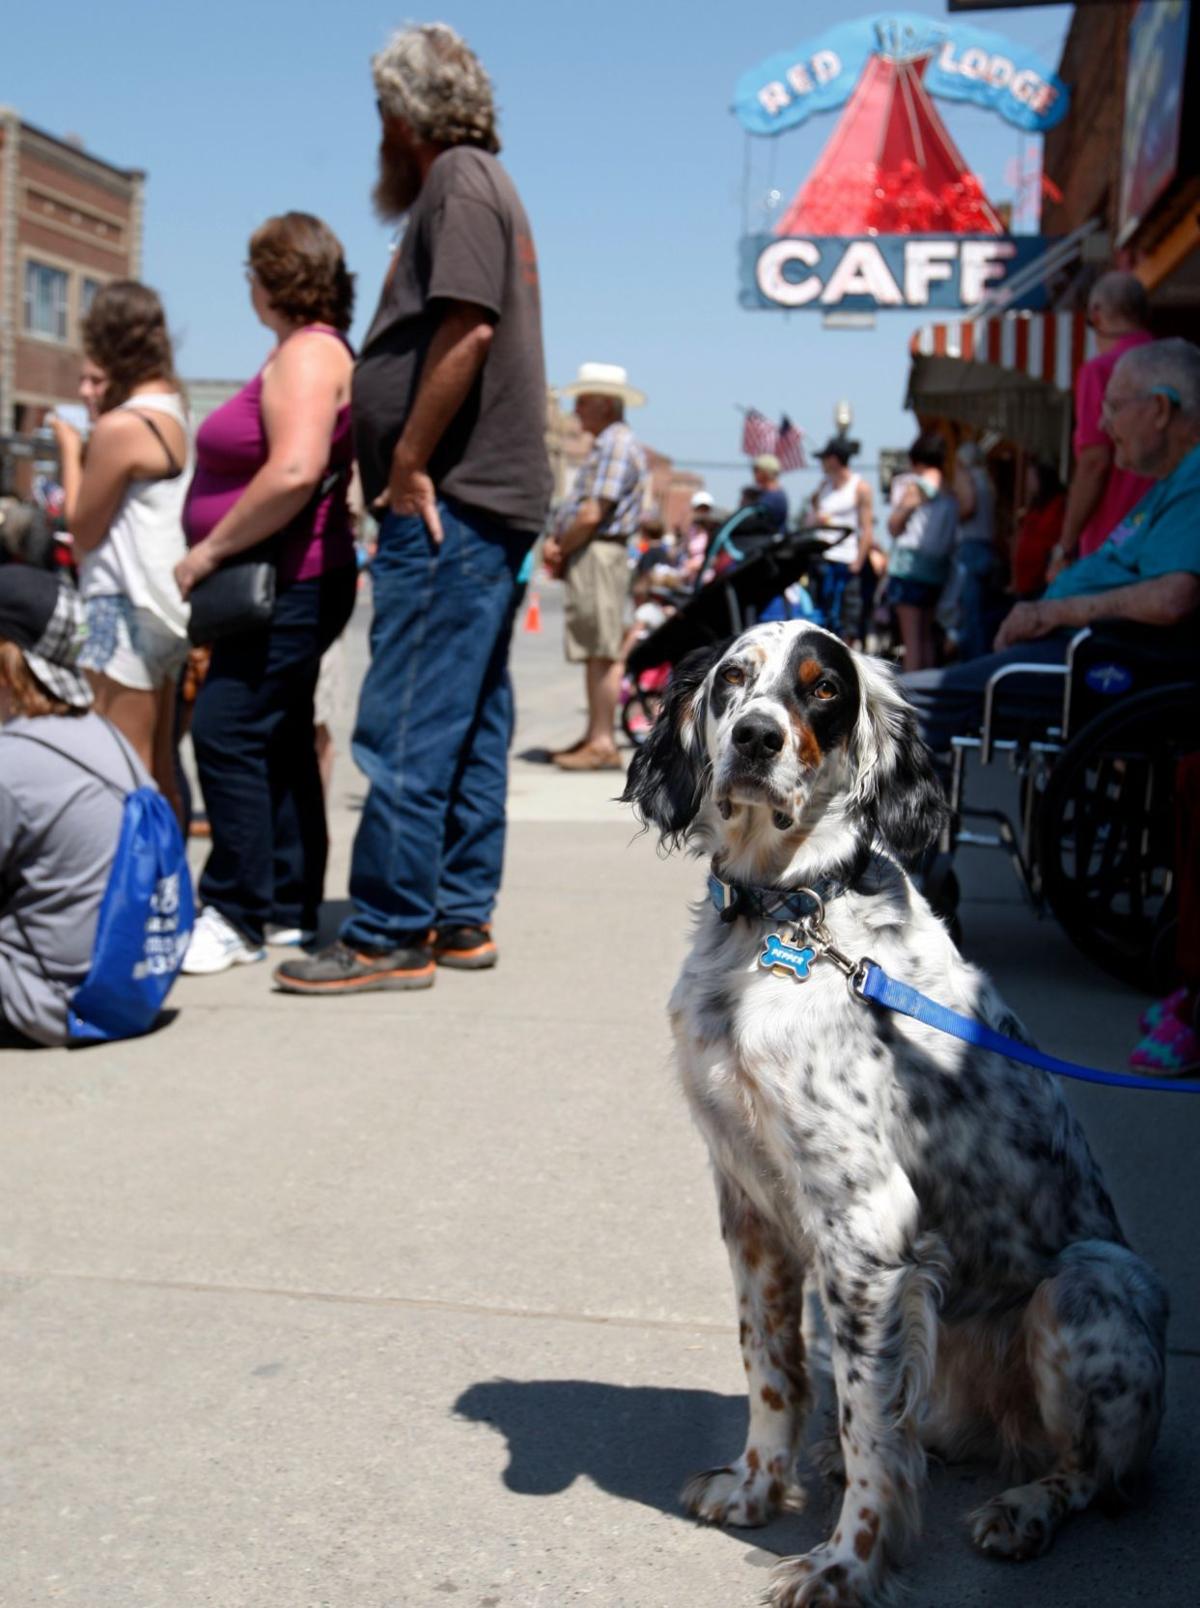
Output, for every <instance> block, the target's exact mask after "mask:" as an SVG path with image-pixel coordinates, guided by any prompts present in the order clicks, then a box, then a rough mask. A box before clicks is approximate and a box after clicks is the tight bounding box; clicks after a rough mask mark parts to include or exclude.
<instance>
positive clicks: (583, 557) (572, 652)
mask: <svg viewBox="0 0 1200 1608" xmlns="http://www.w3.org/2000/svg"><path fill="white" fill-rule="evenodd" d="M628 596H629V560H628V558H627V557H626V554H625V543H624V542H612V541H598V540H593V541H590V542H589V543H588V544H587V546H586V547H585V548H584V549H583V551H582V552H580V553H576V554H574V555H572V557H571V559H570V560H569V563H568V567H567V611H566V630H565V633H564V637H565V642H566V650H567V658H568V659H569V660H570V662H571V663H572V664H580V663H582V661H583V660H584V659H619V658H620V657H621V645H622V643H623V642H624V640H625V603H626V599H627V598H628Z"/></svg>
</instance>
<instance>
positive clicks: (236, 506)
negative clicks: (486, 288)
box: [175, 212, 357, 973]
mask: <svg viewBox="0 0 1200 1608" xmlns="http://www.w3.org/2000/svg"><path fill="white" fill-rule="evenodd" d="M246 273H247V278H248V279H249V281H250V298H251V301H252V303H253V306H254V311H255V312H256V313H257V315H258V317H259V319H260V320H261V322H262V323H263V324H265V325H266V327H267V328H268V329H269V330H270V331H271V333H272V334H273V335H274V336H275V337H276V342H277V344H276V346H275V348H274V350H273V351H272V352H271V355H270V356H269V357H268V359H267V361H266V363H265V364H264V365H263V368H262V370H261V372H260V373H259V374H257V375H256V376H255V377H254V379H252V380H251V381H250V382H249V384H247V385H245V386H243V387H242V389H241V390H240V391H239V392H238V393H237V395H236V396H234V397H231V398H230V400H229V401H228V402H226V403H225V404H224V405H223V406H222V407H220V408H218V409H217V410H216V411H215V412H214V413H212V414H210V415H209V417H208V418H207V419H206V420H205V422H204V424H203V425H202V426H201V428H200V430H199V432H198V433H197V436H196V473H195V476H194V478H193V480H192V483H191V486H190V488H189V490H188V494H187V501H186V503H185V505H184V510H183V527H184V534H185V535H186V537H187V541H188V547H189V552H188V555H187V557H186V558H185V559H183V560H182V562H181V563H180V564H179V566H178V568H177V569H176V572H175V575H176V579H177V581H178V582H179V588H180V591H181V592H182V593H183V595H184V597H187V595H188V593H189V592H190V591H191V589H192V587H194V586H196V585H198V584H199V583H200V582H201V581H202V580H204V579H205V578H206V577H207V576H209V575H211V574H212V573H213V571H214V570H216V569H217V568H218V567H219V566H220V565H221V564H222V563H224V562H226V561H227V560H229V559H231V558H234V557H236V556H237V555H239V554H245V553H248V552H251V551H252V550H254V549H258V548H261V550H262V551H263V552H264V554H269V555H270V556H271V557H272V558H273V559H274V561H275V564H276V568H277V573H278V585H277V590H276V601H275V611H274V614H273V616H272V619H271V621H270V623H269V624H268V625H267V626H265V627H262V628H260V629H257V630H254V631H248V632H245V633H242V634H240V635H237V636H232V637H228V638H225V639H224V640H222V641H220V642H217V643H215V644H214V646H213V650H212V660H211V663H210V665H209V671H208V676H207V678H206V680H205V683H204V686H203V687H202V689H201V691H200V694H199V697H198V698H197V700H196V707H195V714H194V717H193V722H192V742H193V745H194V748H195V754H196V767H197V770H198V771H199V775H200V785H201V787H202V789H203V792H204V801H205V805H206V808H207V810H208V818H209V824H210V827H211V830H212V852H211V854H210V855H209V858H208V863H207V865H206V866H205V868H204V872H203V874H202V876H201V878H200V896H201V900H202V902H203V908H202V911H201V914H200V917H199V919H198V920H197V922H196V927H195V931H194V933H193V936H192V942H191V946H190V948H189V949H188V953H187V956H186V958H185V960H184V963H183V969H184V970H185V971H186V972H191V973H208V972H218V971H225V970H226V969H227V968H228V967H230V966H235V965H239V964H243V963H245V962H247V961H254V960H262V959H265V957H266V950H265V949H264V948H263V942H264V939H271V938H273V939H274V940H275V941H278V942H292V943H298V942H301V941H302V940H303V939H304V938H306V937H307V936H308V935H309V934H312V933H313V932H315V929H316V925H317V916H318V912H319V910H320V904H321V896H322V892H323V886H324V880H325V861H326V857H327V853H328V835H327V831H326V824H325V800H324V795H323V792H322V788H321V778H320V772H319V769H318V765H317V754H316V746H315V742H314V736H313V697H314V693H315V690H316V684H317V674H318V671H319V668H320V663H321V656H322V654H323V653H324V652H325V651H326V649H327V648H329V647H330V645H331V644H332V643H333V642H334V641H335V640H336V638H337V637H338V636H340V635H341V633H342V631H343V630H344V628H345V626H346V622H347V621H348V619H349V618H350V613H351V610H352V609H353V607H354V594H355V589H356V581H357V571H356V566H355V554H354V539H353V527H352V523H351V517H350V513H349V509H348V506H347V501H346V493H347V488H348V485H349V480H350V471H351V469H352V467H353V444H352V440H351V434H350V382H351V376H352V373H353V355H352V353H351V349H350V344H349V342H348V341H347V339H346V334H345V332H346V330H347V329H348V328H349V327H350V315H351V311H352V308H353V302H354V288H353V280H352V277H351V275H350V274H349V273H348V272H347V271H346V264H345V259H344V257H343V254H342V248H341V245H340V243H339V242H338V240H337V238H336V236H335V235H334V234H333V233H332V232H331V231H330V230H329V229H328V228H327V227H326V225H325V224H323V223H322V222H321V221H320V219H319V218H314V217H311V216H310V215H309V214H308V213H303V212H288V213H285V214H283V216H282V217H278V218H269V219H268V220H267V222H266V223H264V224H263V225H262V227H261V228H260V229H258V230H257V231H256V232H255V234H254V235H253V236H252V237H251V240H250V254H249V262H248V264H247V270H246ZM266 543H269V544H270V545H269V547H268V546H263V544H266Z"/></svg>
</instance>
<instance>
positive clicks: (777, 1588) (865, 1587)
mask: <svg viewBox="0 0 1200 1608" xmlns="http://www.w3.org/2000/svg"><path fill="white" fill-rule="evenodd" d="M881 1600H882V1598H881V1596H880V1593H879V1592H878V1591H877V1590H876V1589H875V1587H874V1583H873V1581H872V1576H871V1571H870V1570H869V1569H868V1568H867V1566H866V1565H865V1564H863V1563H860V1562H859V1560H858V1559H857V1558H856V1557H854V1556H849V1557H847V1556H845V1555H843V1554H842V1553H841V1552H839V1551H838V1550H837V1549H836V1548H835V1547H834V1546H833V1545H831V1543H829V1542H826V1543H825V1544H824V1545H823V1546H819V1547H814V1548H813V1550H812V1551H811V1552H806V1553H805V1554H804V1555H803V1557H798V1558H784V1560H783V1562H782V1563H778V1564H776V1565H775V1567H774V1569H772V1570H771V1579H770V1582H769V1584H768V1586H767V1596H766V1601H767V1602H768V1603H769V1604H770V1608H869V1605H870V1604H872V1603H878V1602H880V1601H881Z"/></svg>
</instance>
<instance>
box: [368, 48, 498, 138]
mask: <svg viewBox="0 0 1200 1608" xmlns="http://www.w3.org/2000/svg"><path fill="white" fill-rule="evenodd" d="M371 71H372V73H373V74H374V77H375V90H376V93H377V94H378V96H379V105H380V109H381V111H383V113H384V114H385V115H386V116H388V117H400V118H403V119H404V121H405V122H406V123H407V124H408V126H409V127H410V128H411V129H412V131H413V133H414V134H415V135H416V136H417V138H418V139H419V140H423V141H425V142H426V143H427V144H429V145H445V146H453V145H474V146H477V147H478V148H479V149H480V150H482V151H490V152H491V153H492V155H493V156H495V155H496V154H497V153H498V152H499V150H500V138H499V135H498V134H497V132H496V105H495V102H494V100H493V99H492V81H491V79H490V78H489V77H488V75H487V73H485V72H484V70H483V68H482V66H481V65H480V62H479V58H478V57H477V56H476V55H475V53H474V51H473V50H471V48H470V46H469V45H468V44H467V42H466V41H465V40H464V39H463V38H461V36H460V35H458V34H456V33H455V31H454V29H453V28H449V27H447V26H446V24H445V23H444V22H430V23H425V24H423V25H422V26H421V27H419V28H402V29H401V30H400V31H399V32H398V33H394V34H393V35H392V37H391V38H390V39H389V40H388V42H387V44H386V45H385V46H384V47H383V49H382V50H381V51H380V52H379V54H378V55H377V56H375V57H374V59H373V60H372V62H371Z"/></svg>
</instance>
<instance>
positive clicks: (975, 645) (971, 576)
mask: <svg viewBox="0 0 1200 1608" xmlns="http://www.w3.org/2000/svg"><path fill="white" fill-rule="evenodd" d="M957 562H958V569H959V573H960V575H961V576H962V589H961V591H960V592H959V594H958V614H959V627H958V651H959V655H960V657H961V658H963V659H964V660H965V659H980V658H982V657H983V655H984V654H985V653H987V651H988V649H989V648H990V647H991V645H992V638H993V637H994V635H995V632H994V630H993V631H989V629H988V627H989V625H990V623H991V620H990V616H991V614H992V612H993V610H992V590H993V580H994V576H995V571H996V550H995V548H994V547H993V546H992V544H991V542H963V543H962V545H961V546H960V547H959V549H958V559H957Z"/></svg>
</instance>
